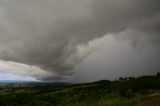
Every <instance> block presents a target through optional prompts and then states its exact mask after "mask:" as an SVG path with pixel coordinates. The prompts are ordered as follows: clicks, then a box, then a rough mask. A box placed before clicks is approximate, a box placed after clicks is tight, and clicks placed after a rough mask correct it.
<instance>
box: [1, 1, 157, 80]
mask: <svg viewBox="0 0 160 106" xmlns="http://www.w3.org/2000/svg"><path fill="white" fill-rule="evenodd" d="M0 2H1V5H0V15H1V18H0V22H1V23H2V24H1V25H0V45H1V46H0V58H1V59H2V60H6V61H15V62H18V63H24V64H29V65H36V66H39V67H40V68H41V69H43V70H46V71H49V72H54V73H57V74H58V75H59V76H62V77H63V76H67V75H70V74H72V73H73V70H75V67H77V66H78V65H79V63H81V62H82V61H83V60H84V58H85V57H86V56H87V55H88V54H89V52H90V51H88V50H87V49H84V50H86V51H87V52H84V51H83V53H82V51H81V49H80V48H79V46H81V45H83V44H84V45H86V46H87V45H88V42H90V41H92V40H94V39H96V38H99V37H102V36H104V35H105V34H106V33H108V32H109V33H115V32H120V31H122V32H123V31H125V30H126V29H127V28H130V27H131V26H132V25H133V23H134V22H135V21H136V22H139V20H142V19H148V18H150V17H154V16H155V14H158V13H159V12H160V6H159V4H160V2H159V0H154V1H153V0H152V1H151V0H141V1H139V0H67V1H66V0H61V1H57V0H48V1H44V0H27V1H26V0H14V1H13V0H0ZM152 23H153V26H152V27H153V30H155V29H156V28H154V26H155V24H154V23H156V22H154V21H153V22H152V21H151V22H150V24H152ZM156 24H157V23H156ZM143 25H144V26H146V25H145V24H143ZM143 25H142V26H143ZM157 25H159V24H157ZM139 26H141V25H139ZM136 28H138V27H137V26H136ZM157 28H159V27H157ZM138 29H139V28H138ZM137 32H138V31H137ZM35 77H36V76H35ZM51 77H52V76H51ZM51 77H49V78H43V79H51ZM55 77H56V76H55ZM38 78H39V77H38ZM53 79H54V76H53Z"/></svg>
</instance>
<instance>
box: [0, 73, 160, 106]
mask: <svg viewBox="0 0 160 106" xmlns="http://www.w3.org/2000/svg"><path fill="white" fill-rule="evenodd" d="M0 89H1V91H0V103H1V104H3V106H159V104H160V75H159V74H157V75H155V76H141V77H138V78H133V77H128V78H119V80H116V81H109V80H101V81H97V82H93V83H84V84H66V83H60V84H58V83H57V84H55V83H6V84H5V83H1V84H0Z"/></svg>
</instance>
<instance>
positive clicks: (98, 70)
mask: <svg viewBox="0 0 160 106" xmlns="http://www.w3.org/2000/svg"><path fill="white" fill-rule="evenodd" d="M116 36H124V33H118V34H117V35H115V36H113V35H112V34H107V35H106V36H105V37H103V38H101V39H98V40H96V42H92V43H93V44H98V45H100V46H99V47H98V48H97V49H96V51H94V52H93V53H92V54H90V55H89V56H88V57H87V58H85V60H84V61H83V63H82V64H81V65H80V66H79V69H78V70H77V71H76V73H75V75H73V76H72V78H71V79H70V81H73V82H89V81H96V80H102V79H107V80H108V79H109V80H115V79H117V78H119V77H129V76H134V77H136V76H141V75H152V74H156V73H157V72H159V70H160V48H159V46H154V45H150V44H143V45H141V46H140V47H139V46H138V47H136V46H133V42H132V40H129V39H128V40H126V39H122V38H123V37H121V38H117V37H116Z"/></svg>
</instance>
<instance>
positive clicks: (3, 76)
mask: <svg viewBox="0 0 160 106" xmlns="http://www.w3.org/2000/svg"><path fill="white" fill-rule="evenodd" d="M0 80H14V81H37V80H36V79H35V78H32V77H26V76H19V75H15V74H11V73H3V72H0Z"/></svg>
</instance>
